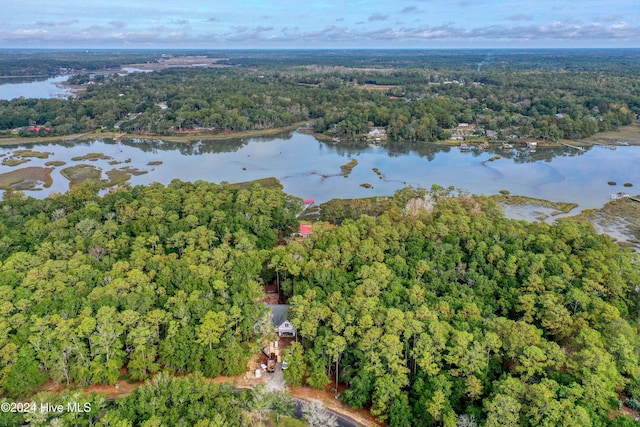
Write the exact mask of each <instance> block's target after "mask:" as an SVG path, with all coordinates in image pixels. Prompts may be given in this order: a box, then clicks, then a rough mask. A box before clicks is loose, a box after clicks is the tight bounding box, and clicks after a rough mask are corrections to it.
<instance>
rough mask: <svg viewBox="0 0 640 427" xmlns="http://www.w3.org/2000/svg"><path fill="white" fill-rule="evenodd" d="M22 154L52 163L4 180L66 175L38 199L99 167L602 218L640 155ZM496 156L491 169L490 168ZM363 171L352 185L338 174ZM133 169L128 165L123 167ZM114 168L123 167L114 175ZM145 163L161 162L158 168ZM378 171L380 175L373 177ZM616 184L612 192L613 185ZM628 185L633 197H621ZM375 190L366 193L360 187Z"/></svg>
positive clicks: (62, 146)
mask: <svg viewBox="0 0 640 427" xmlns="http://www.w3.org/2000/svg"><path fill="white" fill-rule="evenodd" d="M18 148H29V149H32V150H37V151H46V152H50V153H53V154H51V155H50V156H49V158H47V159H39V158H31V159H30V161H29V162H28V163H24V164H22V165H20V166H14V167H10V166H5V165H0V173H3V172H7V171H11V170H16V169H19V168H22V167H27V166H44V165H45V162H48V161H51V160H60V161H64V162H66V165H65V166H61V167H56V169H55V170H54V171H53V173H52V177H53V185H52V186H51V187H49V188H44V189H42V190H40V191H27V194H28V195H30V196H33V197H37V198H42V197H45V196H46V195H47V194H49V193H50V192H52V191H55V192H64V191H67V190H68V188H69V182H68V181H67V180H66V179H65V178H64V177H63V176H62V175H61V174H60V170H61V169H63V168H65V167H68V166H71V165H74V164H79V163H84V164H91V165H94V166H96V167H99V168H100V169H102V171H103V177H105V176H104V173H105V172H106V171H108V170H110V169H114V168H120V167H125V166H130V167H135V168H138V169H141V170H145V171H147V173H146V174H144V175H140V176H133V177H132V179H131V183H132V184H134V185H135V184H148V183H151V182H156V181H157V182H161V183H164V184H167V183H169V182H171V180H173V179H174V178H178V179H181V180H184V181H194V180H206V181H213V182H222V181H227V182H240V181H249V180H254V179H259V178H265V177H272V176H273V177H276V178H278V179H279V180H280V181H281V182H282V184H283V185H284V190H285V191H286V192H288V193H291V194H294V195H296V196H300V197H303V198H305V199H306V198H315V199H316V201H317V202H323V201H327V200H330V199H332V198H356V197H368V196H375V195H390V194H393V193H394V191H396V190H398V189H400V188H402V187H403V186H406V185H412V186H416V187H426V188H429V187H431V185H432V184H439V185H442V186H454V187H457V188H461V189H464V190H467V191H469V192H470V193H473V194H496V193H498V192H499V191H500V190H508V191H510V192H511V193H512V194H518V195H522V196H529V197H535V198H541V199H547V200H551V201H566V202H574V203H578V204H579V209H585V208H599V207H602V206H603V205H604V204H605V203H606V202H607V201H609V199H610V195H611V193H615V192H619V191H627V192H629V193H634V194H635V193H637V191H635V192H634V191H633V190H635V189H636V188H638V187H639V186H640V173H638V172H637V165H638V164H639V163H640V146H620V147H617V149H616V150H609V149H606V148H602V147H598V146H595V147H590V148H588V149H587V150H586V151H584V152H581V151H577V150H575V149H572V148H568V147H562V146H561V147H539V148H538V149H537V151H536V152H535V153H531V152H529V151H528V150H526V148H525V147H524V146H522V147H516V148H513V149H508V150H505V149H499V148H496V149H490V150H484V151H481V150H472V151H470V152H461V151H460V150H459V149H458V148H457V147H449V146H424V145H420V146H415V147H412V148H406V146H405V147H404V148H403V147H400V146H395V145H393V144H391V145H388V146H345V145H334V144H330V143H329V144H328V143H324V142H320V141H318V140H316V139H315V138H314V137H313V136H311V135H307V134H303V133H298V132H292V133H284V134H281V135H278V136H274V137H262V138H247V139H236V140H224V141H199V142H193V143H169V142H162V141H149V140H138V139H136V140H123V141H122V142H114V141H112V140H90V141H84V142H79V141H74V142H72V143H71V142H62V141H61V142H58V143H43V144H23V145H21V146H20V147H0V156H4V157H3V158H6V157H8V156H10V155H11V154H12V153H13V152H14V151H15V150H16V149H18ZM88 153H103V154H106V155H107V156H109V157H110V158H111V159H109V160H97V161H86V160H84V161H74V160H72V158H73V157H76V156H82V155H85V154H88ZM496 156H500V158H499V159H495V160H493V161H491V160H490V159H491V158H495V157H496ZM351 159H355V160H357V161H358V164H357V166H356V167H355V168H354V169H353V171H352V172H351V174H350V175H349V176H348V177H344V176H342V175H341V169H340V166H341V165H343V164H346V163H347V162H349V161H350V160H351ZM127 160H128V161H129V162H128V163H124V162H125V161H127ZM109 161H112V162H113V161H119V162H122V163H120V164H117V165H110V164H109ZM149 162H162V164H158V165H155V166H152V165H149ZM374 168H377V170H378V171H379V174H378V173H376V172H375V171H374V170H373V169H374ZM609 181H613V182H616V185H613V186H612V185H609V184H608V182H609ZM627 182H628V183H631V184H632V185H633V188H628V187H623V185H622V184H623V183H627ZM365 183H368V184H371V186H372V188H364V187H362V186H361V184H365Z"/></svg>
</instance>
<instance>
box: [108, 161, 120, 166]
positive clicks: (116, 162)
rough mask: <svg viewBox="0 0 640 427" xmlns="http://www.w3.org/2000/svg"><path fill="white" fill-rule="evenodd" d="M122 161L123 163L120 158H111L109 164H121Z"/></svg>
mask: <svg viewBox="0 0 640 427" xmlns="http://www.w3.org/2000/svg"><path fill="white" fill-rule="evenodd" d="M121 163H122V162H121V161H120V160H111V161H110V162H109V164H110V165H111V166H114V165H119V164H121Z"/></svg>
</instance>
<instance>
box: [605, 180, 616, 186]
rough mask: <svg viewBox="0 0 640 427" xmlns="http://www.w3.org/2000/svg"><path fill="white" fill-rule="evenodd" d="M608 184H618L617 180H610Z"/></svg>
mask: <svg viewBox="0 0 640 427" xmlns="http://www.w3.org/2000/svg"><path fill="white" fill-rule="evenodd" d="M607 184H609V185H617V182H615V181H609V182H607Z"/></svg>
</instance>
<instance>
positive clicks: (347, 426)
mask: <svg viewBox="0 0 640 427" xmlns="http://www.w3.org/2000/svg"><path fill="white" fill-rule="evenodd" d="M293 400H294V401H295V403H296V412H295V414H294V415H295V417H296V418H297V419H302V405H304V403H305V400H304V399H298V398H297V397H294V398H293ZM327 411H329V413H330V414H331V415H333V416H335V417H336V420H337V421H338V427H360V426H362V424H360V423H358V422H356V421H355V420H353V419H351V418H349V417H347V416H345V415H342V414H339V413H337V412H334V411H332V410H331V409H329V408H327Z"/></svg>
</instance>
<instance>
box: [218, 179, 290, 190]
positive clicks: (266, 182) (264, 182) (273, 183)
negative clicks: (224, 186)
mask: <svg viewBox="0 0 640 427" xmlns="http://www.w3.org/2000/svg"><path fill="white" fill-rule="evenodd" d="M254 184H260V185H261V186H263V187H276V188H280V189H282V188H284V187H283V186H282V183H281V182H280V181H279V180H278V178H274V177H270V178H260V179H254V180H253V181H243V182H235V183H233V184H229V186H230V187H231V188H237V189H239V190H242V189H245V188H250V187H251V186H252V185H254Z"/></svg>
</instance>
